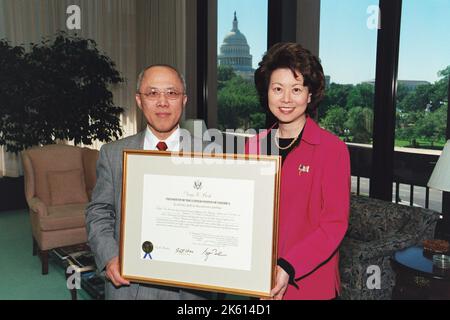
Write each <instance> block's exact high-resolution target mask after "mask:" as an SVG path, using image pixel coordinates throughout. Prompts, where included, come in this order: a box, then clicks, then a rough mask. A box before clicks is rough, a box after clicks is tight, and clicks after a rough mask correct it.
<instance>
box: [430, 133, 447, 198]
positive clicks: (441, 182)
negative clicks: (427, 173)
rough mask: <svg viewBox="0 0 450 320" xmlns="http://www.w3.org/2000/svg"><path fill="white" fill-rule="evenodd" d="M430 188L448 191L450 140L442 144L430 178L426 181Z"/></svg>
mask: <svg viewBox="0 0 450 320" xmlns="http://www.w3.org/2000/svg"><path fill="white" fill-rule="evenodd" d="M428 186H429V187H430V188H434V189H438V190H442V191H450V140H448V141H447V143H446V144H445V146H444V150H442V154H441V156H440V157H439V160H438V162H437V163H436V166H435V167H434V169H433V173H432V174H431V178H430V180H429V181H428Z"/></svg>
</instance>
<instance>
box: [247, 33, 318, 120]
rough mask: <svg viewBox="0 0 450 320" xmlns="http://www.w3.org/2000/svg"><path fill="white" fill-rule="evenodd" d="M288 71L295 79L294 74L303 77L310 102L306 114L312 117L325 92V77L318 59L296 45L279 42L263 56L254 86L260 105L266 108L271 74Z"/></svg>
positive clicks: (256, 72)
mask: <svg viewBox="0 0 450 320" xmlns="http://www.w3.org/2000/svg"><path fill="white" fill-rule="evenodd" d="M280 68H283V69H284V68H286V69H290V70H291V71H292V73H293V74H294V77H295V78H297V75H296V73H298V72H300V73H301V74H302V76H303V85H304V86H305V87H308V89H309V93H310V94H311V102H310V103H309V104H308V107H307V109H306V113H307V114H308V115H310V116H314V115H315V112H316V109H317V106H318V105H319V102H320V101H321V100H322V99H323V96H324V92H325V76H324V74H323V68H322V65H321V64H320V61H319V59H318V58H317V57H316V56H314V55H313V54H312V53H311V52H310V51H309V50H307V49H305V48H303V47H302V46H301V45H299V44H298V43H293V42H280V43H277V44H275V45H273V46H272V47H271V48H270V49H269V50H268V51H267V52H266V54H265V55H264V57H263V59H262V61H261V62H260V63H259V67H258V69H256V71H255V85H256V90H257V91H258V95H259V100H260V102H261V105H262V106H263V107H265V108H268V98H267V90H268V88H269V84H270V77H271V75H272V72H273V71H274V70H276V69H280Z"/></svg>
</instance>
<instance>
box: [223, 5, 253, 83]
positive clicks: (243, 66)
mask: <svg viewBox="0 0 450 320" xmlns="http://www.w3.org/2000/svg"><path fill="white" fill-rule="evenodd" d="M218 60H219V65H221V66H231V67H233V69H234V71H235V72H236V74H238V75H240V76H241V77H243V78H245V79H253V76H254V72H255V70H254V69H253V68H252V55H251V54H250V46H249V45H248V43H247V39H246V38H245V36H244V35H243V34H242V33H241V31H239V28H238V20H237V17H236V11H235V12H234V20H233V29H232V30H231V31H230V32H229V33H228V34H227V35H226V36H225V38H224V39H223V43H222V45H221V46H220V54H219V56H218Z"/></svg>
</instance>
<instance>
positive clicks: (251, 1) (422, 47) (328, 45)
mask: <svg viewBox="0 0 450 320" xmlns="http://www.w3.org/2000/svg"><path fill="white" fill-rule="evenodd" d="M378 3H379V2H378V0H321V25H320V54H319V55H320V58H321V61H322V64H323V67H324V71H325V74H327V75H329V76H330V77H331V82H336V83H352V84H356V83H360V82H362V81H368V80H373V79H375V62H376V49H377V29H376V28H369V27H368V21H369V22H370V21H371V18H372V15H373V12H368V8H369V7H370V6H374V5H375V6H377V5H378ZM235 10H236V11H237V17H238V20H239V29H240V31H241V32H242V33H243V34H244V35H245V36H246V38H247V41H248V44H249V45H250V53H251V54H252V55H253V67H254V68H256V66H257V64H258V62H259V61H260V60H261V57H262V55H263V54H264V52H265V51H266V47H267V0H218V49H219V48H220V45H221V44H222V41H223V38H224V37H225V35H226V34H227V33H228V32H229V31H230V30H231V28H232V21H233V12H234V11H235ZM449 33H450V0H403V11H402V25H401V36H400V56H399V74H398V78H399V79H401V80H425V81H429V82H434V81H436V80H438V76H437V72H438V71H439V70H442V69H444V68H445V67H446V66H448V65H450V41H449Z"/></svg>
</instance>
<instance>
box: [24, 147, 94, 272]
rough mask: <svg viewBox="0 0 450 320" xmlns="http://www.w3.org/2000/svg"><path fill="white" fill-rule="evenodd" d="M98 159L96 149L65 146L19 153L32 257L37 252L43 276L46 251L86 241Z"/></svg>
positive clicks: (46, 270)
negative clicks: (87, 210)
mask: <svg viewBox="0 0 450 320" xmlns="http://www.w3.org/2000/svg"><path fill="white" fill-rule="evenodd" d="M97 158H98V151H97V150H92V149H88V148H79V147H73V146H67V145H48V146H44V147H37V148H31V149H28V150H25V151H23V152H22V161H23V167H24V174H25V197H26V200H27V203H28V206H29V208H30V219H31V227H32V234H33V255H36V253H38V252H39V256H40V258H41V261H42V274H47V273H48V251H49V250H51V249H54V248H58V247H63V246H68V245H74V244H79V243H84V242H86V241H87V236H86V228H85V218H84V217H85V207H86V205H87V203H88V202H89V200H90V197H91V194H92V189H93V188H94V186H95V180H96V175H95V166H96V162H97Z"/></svg>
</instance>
